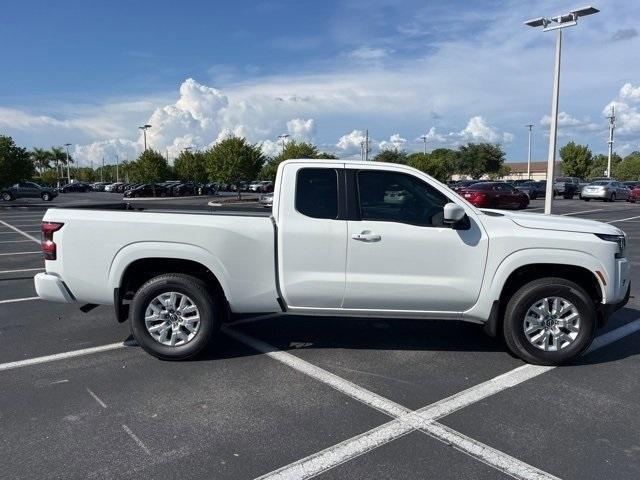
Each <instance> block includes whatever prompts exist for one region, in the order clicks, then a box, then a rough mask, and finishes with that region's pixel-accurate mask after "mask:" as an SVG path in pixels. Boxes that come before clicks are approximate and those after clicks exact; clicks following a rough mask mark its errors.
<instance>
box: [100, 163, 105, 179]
mask: <svg viewBox="0 0 640 480" xmlns="http://www.w3.org/2000/svg"><path fill="white" fill-rule="evenodd" d="M100 181H101V182H103V181H104V157H102V168H101V169H100Z"/></svg>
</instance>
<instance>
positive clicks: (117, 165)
mask: <svg viewBox="0 0 640 480" xmlns="http://www.w3.org/2000/svg"><path fill="white" fill-rule="evenodd" d="M119 181H120V159H119V158H118V155H116V182H119Z"/></svg>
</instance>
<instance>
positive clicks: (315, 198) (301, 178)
mask: <svg viewBox="0 0 640 480" xmlns="http://www.w3.org/2000/svg"><path fill="white" fill-rule="evenodd" d="M295 207H296V210H297V211H298V212H300V213H301V214H302V215H305V216H307V217H311V218H324V219H337V218H338V172H337V171H336V170H335V169H334V168H301V169H300V170H299V171H298V173H297V177H296V199H295Z"/></svg>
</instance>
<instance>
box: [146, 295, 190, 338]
mask: <svg viewBox="0 0 640 480" xmlns="http://www.w3.org/2000/svg"><path fill="white" fill-rule="evenodd" d="M144 324H145V327H146V329H147V332H148V333H149V335H151V337H152V338H153V339H154V340H156V341H157V342H159V343H161V344H162V345H167V346H171V347H179V346H181V345H185V344H187V343H189V342H190V341H191V340H193V338H194V337H195V336H196V335H197V333H198V330H199V329H200V311H199V310H198V307H197V305H196V304H195V303H194V301H193V300H191V298H189V297H188V296H187V295H185V294H183V293H180V292H165V293H161V294H160V295H158V296H157V297H155V298H154V299H153V300H151V301H150V302H149V304H148V305H147V308H146V309H145V314H144Z"/></svg>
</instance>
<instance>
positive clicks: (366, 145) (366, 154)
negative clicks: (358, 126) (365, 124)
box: [364, 129, 369, 162]
mask: <svg viewBox="0 0 640 480" xmlns="http://www.w3.org/2000/svg"><path fill="white" fill-rule="evenodd" d="M364 161H365V162H368V161H369V129H367V130H365V133H364Z"/></svg>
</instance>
